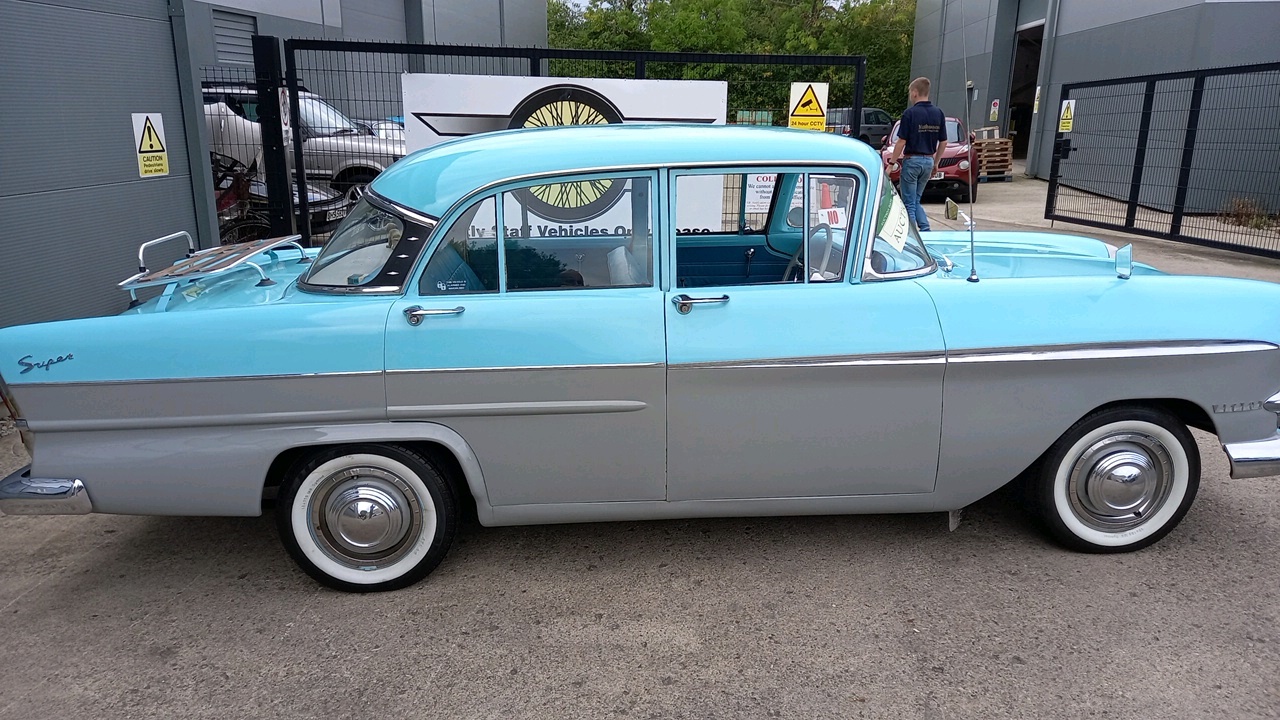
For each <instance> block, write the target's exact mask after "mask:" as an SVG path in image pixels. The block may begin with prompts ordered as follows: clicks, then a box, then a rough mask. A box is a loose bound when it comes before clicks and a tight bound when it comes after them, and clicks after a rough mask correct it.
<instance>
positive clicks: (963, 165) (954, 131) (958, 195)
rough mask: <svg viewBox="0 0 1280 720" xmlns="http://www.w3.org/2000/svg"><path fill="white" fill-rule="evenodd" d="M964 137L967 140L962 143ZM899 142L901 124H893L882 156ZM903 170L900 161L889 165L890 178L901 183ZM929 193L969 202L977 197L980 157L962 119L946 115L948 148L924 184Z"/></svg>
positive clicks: (886, 138)
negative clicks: (900, 175) (899, 126)
mask: <svg viewBox="0 0 1280 720" xmlns="http://www.w3.org/2000/svg"><path fill="white" fill-rule="evenodd" d="M961 138H964V142H963V143H962V142H961ZM897 141H898V123H896V122H895V123H894V124H893V130H891V131H889V134H888V135H886V136H885V137H884V139H883V141H882V142H881V149H880V157H881V158H882V159H884V160H886V161H887V160H888V159H889V155H890V154H892V153H893V144H894V143H895V142H897ZM901 170H902V165H901V164H900V163H895V164H894V165H893V166H892V167H890V168H889V179H890V180H892V181H893V184H894V185H897V184H898V173H899V172H900V171H901ZM924 192H925V194H926V195H929V194H937V195H942V196H945V197H949V198H951V199H952V200H955V201H956V202H970V201H977V199H978V158H977V154H976V153H975V152H974V150H973V135H971V134H970V133H967V132H965V129H964V123H962V122H960V119H959V118H953V117H949V118H947V149H946V150H945V151H943V154H942V162H941V163H940V164H939V166H938V167H937V168H934V171H933V177H932V178H930V180H929V184H928V185H925V188H924Z"/></svg>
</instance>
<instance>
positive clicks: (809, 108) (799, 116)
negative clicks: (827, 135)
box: [787, 82, 827, 130]
mask: <svg viewBox="0 0 1280 720" xmlns="http://www.w3.org/2000/svg"><path fill="white" fill-rule="evenodd" d="M787 125H788V126H789V127H793V128H799V129H801V130H826V129H827V83H803V82H799V83H791V112H790V114H789V117H788V122H787Z"/></svg>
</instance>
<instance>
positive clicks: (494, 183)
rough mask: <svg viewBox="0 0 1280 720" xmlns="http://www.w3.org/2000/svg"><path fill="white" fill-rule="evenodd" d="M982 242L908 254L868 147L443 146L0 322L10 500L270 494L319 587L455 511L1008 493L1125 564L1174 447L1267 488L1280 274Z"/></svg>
mask: <svg viewBox="0 0 1280 720" xmlns="http://www.w3.org/2000/svg"><path fill="white" fill-rule="evenodd" d="M748 177H752V178H755V179H756V181H758V180H759V178H761V177H766V178H769V179H770V182H772V189H771V191H770V192H769V193H768V196H767V198H765V200H764V201H761V200H760V199H759V198H758V197H753V198H751V202H750V203H749V202H748V198H747V197H746V191H747V183H746V178H748ZM753 204H754V205H753ZM752 213H756V214H762V216H763V220H759V219H757V220H752V219H751V218H748V217H747V215H749V214H752ZM180 235H181V233H179V234H178V236H180ZM499 238H501V241H499ZM973 240H974V242H973V246H972V247H970V237H969V235H968V234H967V233H963V232H959V233H957V232H946V233H943V232H938V233H929V234H927V235H926V237H924V238H922V237H921V235H920V234H919V233H917V231H916V229H915V228H914V227H913V226H912V225H911V223H910V221H909V220H908V218H907V214H906V212H905V210H904V208H903V205H902V203H901V201H900V200H899V198H898V196H897V195H896V193H895V192H894V190H893V186H892V185H891V184H890V182H889V181H888V178H887V177H886V176H885V174H884V171H883V168H882V166H881V163H880V162H879V158H878V156H877V155H876V152H875V151H874V150H872V149H871V148H869V147H868V146H866V145H864V144H862V143H851V142H849V141H848V140H847V139H845V138H842V137H839V136H834V135H831V134H827V133H818V132H803V131H791V130H782V129H767V128H752V127H744V126H730V127H711V126H696V127H695V126H681V125H662V126H655V125H609V126H595V127H569V128H545V129H537V130H516V131H509V132H498V133H492V134H485V135H479V136H473V137H468V138H464V139H459V140H454V141H450V142H447V143H443V144H440V145H436V146H434V147H431V148H429V149H426V150H424V151H421V152H417V153H415V154H413V155H412V156H410V157H408V158H406V159H405V160H403V161H401V162H399V163H397V164H395V165H394V166H393V167H391V168H390V169H388V170H387V171H386V172H385V173H383V174H382V175H380V176H379V177H378V178H377V179H376V180H375V181H374V182H373V183H372V185H371V186H370V192H369V193H368V194H367V195H366V196H365V197H364V198H363V199H362V200H361V202H360V204H359V205H357V207H356V208H355V209H354V210H353V211H352V213H351V214H350V216H348V218H347V219H346V220H345V221H344V222H343V224H342V226H341V227H340V228H339V229H338V231H337V232H336V233H335V234H334V236H333V237H332V238H331V239H330V240H329V241H328V243H327V244H325V246H324V247H323V248H321V249H320V250H319V251H318V252H317V251H315V250H304V249H302V248H301V247H298V246H296V245H295V244H292V241H291V240H290V239H289V238H283V239H268V240H262V241H258V242H257V243H250V244H246V245H243V246H232V247H226V248H215V249H212V250H207V251H196V250H194V248H192V249H190V250H189V251H188V257H186V258H183V259H182V260H180V261H178V262H177V263H175V264H174V265H173V266H172V267H169V268H165V269H162V270H147V269H145V268H144V269H143V270H141V271H140V272H139V273H138V274H137V275H135V276H134V277H132V278H130V279H129V280H127V281H126V282H125V283H123V286H124V288H125V289H127V290H129V291H130V292H131V293H134V294H135V295H137V296H138V299H137V302H136V303H135V304H134V307H132V308H131V309H129V310H127V311H126V312H124V313H123V314H122V315H119V316H115V317H96V318H85V319H78V320H68V321H64V322H53V323H45V324H37V325H27V326H19V327H10V328H6V329H3V330H0V373H2V374H3V379H4V382H5V383H6V385H5V386H4V390H3V395H4V397H5V402H6V404H10V405H11V406H12V412H13V414H14V415H15V417H17V418H19V419H20V420H19V425H20V427H21V429H22V433H23V437H24V440H25V441H26V442H27V443H28V445H27V446H28V448H29V449H30V450H31V452H32V456H33V464H32V465H31V466H30V467H29V468H26V469H23V470H22V471H20V472H18V473H17V474H14V475H12V476H11V477H9V478H8V479H6V480H5V481H4V482H3V484H0V509H3V510H4V511H5V512H6V513H28V514H41V513H43V514H57V513H87V512H103V513H133V514H154V515H258V514H260V513H262V512H263V511H264V509H265V508H274V510H273V511H274V513H275V517H276V521H277V523H278V526H279V530H280V535H281V537H282V539H283V542H284V544H285V545H286V546H287V549H288V551H289V553H290V554H291V555H292V556H293V558H294V559H295V560H296V561H297V562H298V564H299V565H300V566H301V567H302V568H303V569H304V570H305V571H306V572H307V573H309V574H310V575H311V576H312V577H314V578H315V579H317V580H319V581H320V582H322V583H325V584H327V585H330V586H333V587H335V588H340V589H344V590H351V591H371V590H385V589H391V588H397V587H403V586H405V585H408V584H410V583H413V582H415V581H417V580H419V579H421V578H422V577H424V576H425V575H427V574H428V573H429V572H431V570H432V569H433V568H435V567H436V566H437V564H438V563H439V562H440V561H441V559H442V558H443V557H444V555H445V553H446V551H447V550H448V549H449V546H450V543H451V542H452V540H453V538H454V534H455V531H456V529H457V527H458V524H459V522H460V521H461V520H463V518H464V516H473V517H475V518H476V519H478V520H479V522H480V523H481V524H483V525H488V526H496V525H518V524H532V523H570V522H589V521H608V520H642V519H656V518H689V517H708V516H753V515H801V514H852V513H896V512H947V511H957V510H959V509H961V508H964V507H965V506H966V505H969V504H970V503H973V502H974V501H976V500H978V499H980V498H982V497H983V496H985V495H987V494H989V493H991V492H992V491H994V490H996V489H997V488H1000V487H1001V486H1003V485H1005V484H1006V483H1008V482H1010V480H1011V479H1013V478H1015V477H1022V478H1024V479H1026V480H1027V481H1028V482H1029V483H1030V484H1031V491H1032V495H1031V496H1032V497H1033V498H1034V502H1033V506H1034V509H1035V511H1036V512H1037V513H1038V514H1039V515H1040V516H1041V517H1042V518H1043V520H1044V523H1045V525H1046V527H1047V529H1048V531H1049V533H1050V534H1051V535H1052V536H1053V537H1055V538H1056V539H1057V540H1059V541H1060V542H1061V543H1062V544H1064V545H1066V546H1067V547H1069V548H1073V549H1076V550H1081V551H1086V552H1119V551H1127V550H1136V549H1139V548H1142V547H1145V546H1147V545H1150V544H1151V543H1153V542H1155V541H1156V540H1158V539H1160V538H1161V537H1163V536H1165V535H1166V534H1167V533H1169V532H1170V530H1172V529H1173V528H1174V527H1175V526H1176V525H1177V524H1178V522H1179V521H1180V520H1181V519H1182V517H1183V516H1184V515H1185V514H1186V513H1187V511H1188V508H1190V506H1191V503H1192V500H1193V499H1194V498H1195V496H1196V492H1197V489H1198V487H1199V484H1200V456H1199V451H1198V449H1197V444H1196V442H1195V441H1194V440H1193V437H1192V435H1191V433H1190V432H1189V430H1188V428H1199V429H1201V430H1204V431H1207V432H1209V433H1214V434H1216V435H1217V437H1218V438H1219V439H1220V441H1221V442H1222V443H1223V447H1224V449H1225V451H1226V454H1227V457H1228V458H1229V459H1230V467H1231V475H1232V476H1233V477H1237V478H1240V477H1254V476H1261V475H1270V474H1275V473H1277V472H1280V436H1277V415H1278V413H1280V395H1277V391H1280V323H1277V311H1276V308H1278V307H1280V286H1276V285H1271V284H1267V283H1261V282H1254V281H1246V280H1235V279H1222V278H1209V277H1191V276H1172V275H1166V274H1163V273H1161V272H1159V271H1157V270H1155V269H1152V268H1150V267H1147V266H1145V265H1141V264H1137V263H1134V262H1132V259H1131V249H1130V248H1123V249H1121V250H1119V251H1116V250H1114V249H1113V248H1111V247H1109V246H1107V245H1106V244H1104V243H1102V242H1099V241H1097V240H1091V239H1087V238H1080V237H1070V236H1063V235H1050V234H1030V233H1013V234H1002V233H978V234H977V235H976V236H975V237H974V239H973ZM144 250H146V251H147V252H154V251H156V250H157V248H154V247H148V248H144ZM971 257H973V258H974V261H973V262H972V263H971V262H970V258H971ZM140 264H143V265H145V262H141V263H140ZM971 265H972V266H971ZM974 270H976V277H975V276H974V275H975V274H974V272H973V271H974ZM974 279H976V280H977V282H972V281H969V280H974ZM147 292H152V293H155V292H159V293H160V294H159V295H158V296H155V297H150V298H147V297H144V296H145V295H146V293H147Z"/></svg>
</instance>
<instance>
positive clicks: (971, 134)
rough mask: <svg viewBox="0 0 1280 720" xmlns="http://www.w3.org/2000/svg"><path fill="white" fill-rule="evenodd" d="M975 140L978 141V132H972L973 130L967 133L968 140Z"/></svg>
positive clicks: (971, 141)
mask: <svg viewBox="0 0 1280 720" xmlns="http://www.w3.org/2000/svg"><path fill="white" fill-rule="evenodd" d="M977 141H978V133H974V132H971V133H969V142H970V143H975V142H977Z"/></svg>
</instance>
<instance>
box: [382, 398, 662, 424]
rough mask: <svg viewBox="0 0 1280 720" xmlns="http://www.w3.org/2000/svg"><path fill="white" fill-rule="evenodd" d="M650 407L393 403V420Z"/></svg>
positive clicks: (626, 402) (571, 403) (590, 403)
mask: <svg viewBox="0 0 1280 720" xmlns="http://www.w3.org/2000/svg"><path fill="white" fill-rule="evenodd" d="M647 407H649V405H648V403H644V402H641V401H639V400H577V401H574V400H568V401H551V402H501V403H460V404H456V405H393V406H391V407H389V408H387V416H388V417H389V418H391V419H392V420H421V419H425V418H440V417H499V416H511V415H592V414H599V413H625V412H637V411H640V410H643V409H645V408H647Z"/></svg>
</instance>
